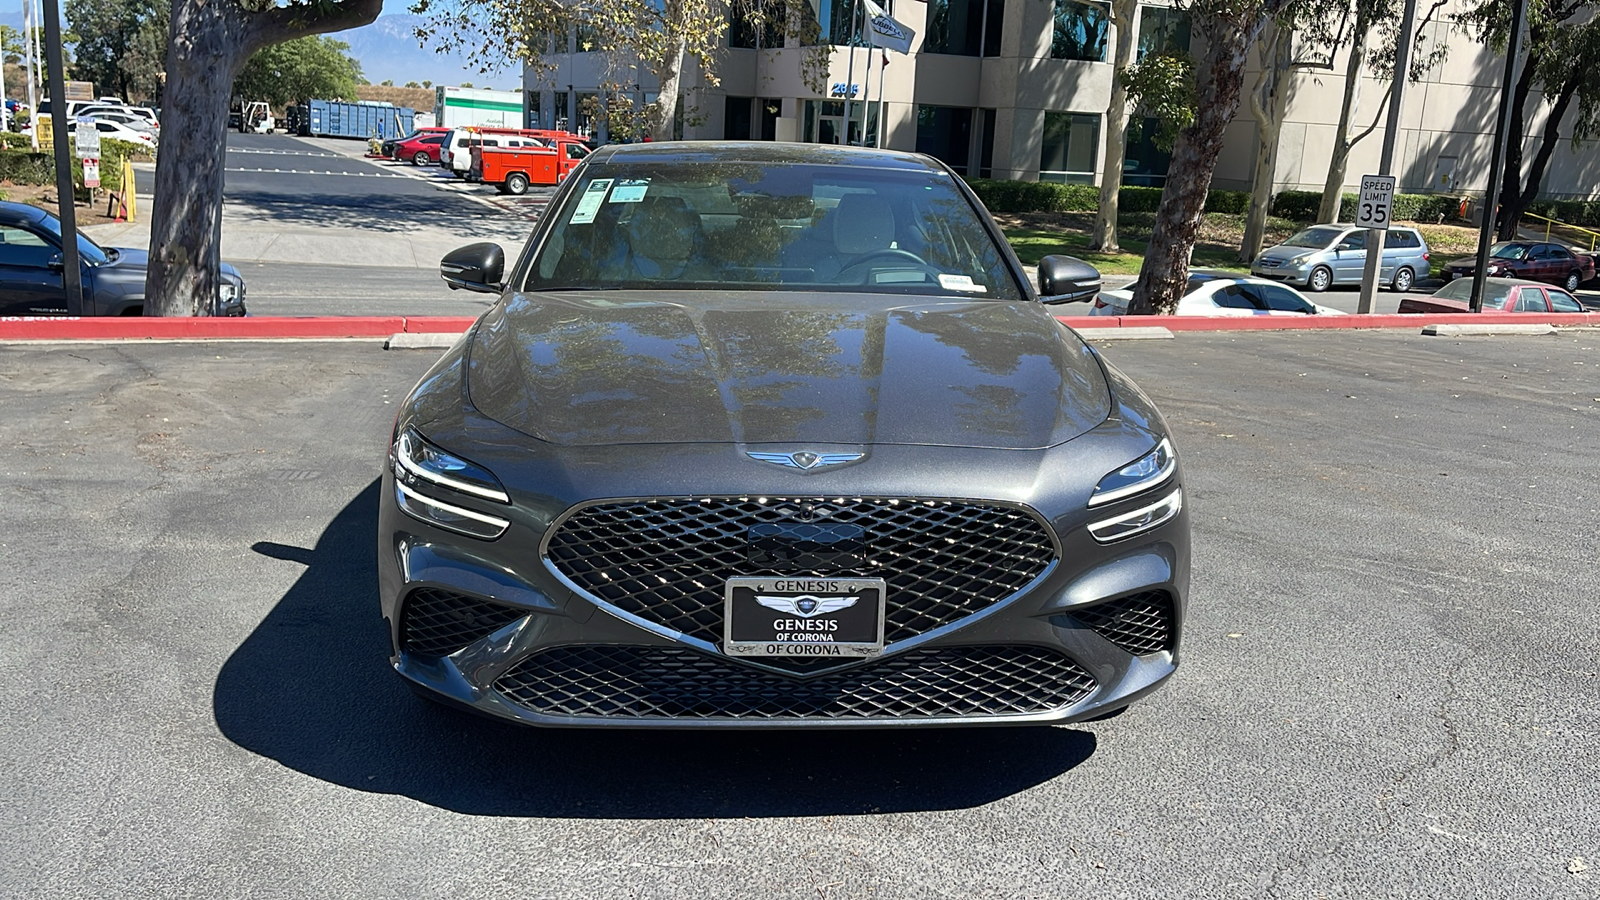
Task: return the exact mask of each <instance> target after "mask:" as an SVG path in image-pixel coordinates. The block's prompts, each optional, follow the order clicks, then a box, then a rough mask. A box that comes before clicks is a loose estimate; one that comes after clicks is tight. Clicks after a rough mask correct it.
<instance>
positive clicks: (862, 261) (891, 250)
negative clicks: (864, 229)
mask: <svg viewBox="0 0 1600 900" xmlns="http://www.w3.org/2000/svg"><path fill="white" fill-rule="evenodd" d="M877 259H894V260H901V261H904V262H908V263H913V264H915V265H916V266H917V268H919V269H921V270H923V272H924V273H927V272H932V271H933V270H932V268H931V267H930V266H929V265H928V263H927V261H926V260H924V259H923V258H922V257H920V256H918V255H916V254H915V253H912V252H911V251H910V250H901V249H900V248H898V247H884V248H883V249H881V250H869V251H867V252H866V253H864V254H862V255H861V256H859V257H857V258H856V259H854V260H851V262H850V264H849V265H847V266H845V267H844V268H843V269H840V270H839V275H840V277H841V278H843V277H845V276H846V275H847V273H853V272H856V270H858V269H859V270H861V271H860V272H859V274H860V276H861V277H862V278H863V279H865V277H866V271H865V268H866V266H868V265H869V264H871V263H872V262H873V261H874V260H877Z"/></svg>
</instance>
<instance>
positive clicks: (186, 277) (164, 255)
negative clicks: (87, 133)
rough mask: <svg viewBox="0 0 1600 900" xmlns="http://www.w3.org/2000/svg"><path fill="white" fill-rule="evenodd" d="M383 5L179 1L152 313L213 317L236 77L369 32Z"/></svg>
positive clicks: (157, 206) (150, 289)
mask: <svg viewBox="0 0 1600 900" xmlns="http://www.w3.org/2000/svg"><path fill="white" fill-rule="evenodd" d="M382 9H383V0H325V2H323V3H321V4H320V5H317V6H310V7H306V6H300V5H295V6H269V7H267V8H266V9H264V10H262V11H259V12H249V13H247V12H244V11H243V10H242V9H241V7H240V6H239V5H238V4H237V3H236V2H233V0H176V2H174V3H173V5H172V19H171V26H170V27H171V30H170V32H169V35H170V37H169V42H168V49H167V80H166V86H165V89H164V90H163V96H164V97H165V99H166V100H167V101H168V102H167V103H166V105H164V106H163V107H162V109H161V120H162V126H163V129H162V130H163V131H164V132H165V133H166V135H167V139H166V140H165V141H163V142H162V144H161V151H160V152H159V153H158V154H156V195H155V203H154V204H153V206H152V208H151V213H150V270H149V273H148V274H147V275H146V276H145V293H144V296H145V308H144V312H145V315H157V316H208V315H211V313H212V311H213V309H214V308H215V304H216V299H217V290H218V287H219V281H220V275H221V272H220V269H221V264H222V247H221V239H222V229H221V218H222V183H223V160H224V157H225V156H226V155H227V154H226V144H227V130H228V101H229V99H230V95H231V94H232V89H233V79H234V76H236V75H237V74H238V72H239V69H240V67H241V66H243V65H244V63H245V61H246V60H248V59H249V58H250V56H251V54H253V53H255V51H256V50H258V49H260V48H262V47H264V46H267V45H269V44H276V43H280V42H282V41H286V40H291V39H293V38H297V37H304V36H306V35H311V34H326V33H327V32H330V31H340V30H342V29H345V28H354V27H356V26H358V25H365V24H367V23H369V22H371V21H372V20H373V19H376V18H377V17H378V13H379V12H381V11H382Z"/></svg>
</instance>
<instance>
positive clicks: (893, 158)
mask: <svg viewBox="0 0 1600 900" xmlns="http://www.w3.org/2000/svg"><path fill="white" fill-rule="evenodd" d="M589 159H590V160H592V162H591V163H590V164H591V165H605V164H607V163H634V162H639V163H651V162H663V163H666V162H745V163H769V164H781V163H800V164H806V163H810V164H813V165H819V164H829V165H846V166H858V167H863V168H878V169H898V170H901V171H918V170H921V171H930V172H943V171H944V166H943V165H942V164H940V163H939V162H938V161H937V160H935V159H933V158H932V157H928V156H924V155H922V154H919V153H907V152H904V151H899V150H879V149H875V148H872V147H845V146H840V145H838V144H780V143H774V142H772V141H656V142H653V143H641V144H607V145H605V146H603V147H601V148H600V149H598V150H596V151H594V153H592V154H590V156H589Z"/></svg>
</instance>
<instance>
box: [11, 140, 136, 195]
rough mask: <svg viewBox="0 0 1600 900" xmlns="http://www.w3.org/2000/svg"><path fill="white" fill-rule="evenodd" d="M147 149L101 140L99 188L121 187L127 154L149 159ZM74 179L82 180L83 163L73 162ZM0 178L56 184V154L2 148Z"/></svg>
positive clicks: (80, 182) (113, 188)
mask: <svg viewBox="0 0 1600 900" xmlns="http://www.w3.org/2000/svg"><path fill="white" fill-rule="evenodd" d="M146 154H147V151H146V150H145V149H144V148H143V147H141V146H139V145H138V144H130V143H128V142H126V141H118V140H109V139H105V140H101V141H100V187H101V188H102V189H104V190H108V191H120V190H122V161H123V160H124V159H126V158H128V157H130V156H131V157H133V158H135V159H139V158H141V157H142V158H148V156H147V155H146ZM72 176H73V181H74V182H75V183H77V184H82V183H83V164H82V163H80V162H79V161H78V160H77V159H73V161H72ZM0 181H10V182H12V183H13V184H45V185H53V184H55V183H56V161H55V156H54V155H52V154H50V153H35V152H33V151H32V150H0Z"/></svg>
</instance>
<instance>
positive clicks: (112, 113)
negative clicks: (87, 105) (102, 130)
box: [78, 107, 161, 138]
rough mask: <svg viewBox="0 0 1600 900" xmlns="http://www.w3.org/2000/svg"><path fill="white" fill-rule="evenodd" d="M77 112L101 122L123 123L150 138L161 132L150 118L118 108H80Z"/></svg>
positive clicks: (157, 135) (158, 126)
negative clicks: (86, 109)
mask: <svg viewBox="0 0 1600 900" xmlns="http://www.w3.org/2000/svg"><path fill="white" fill-rule="evenodd" d="M78 114H79V115H80V116H91V117H93V118H94V119H96V120H98V121H102V122H116V123H117V124H119V125H125V126H127V127H129V128H132V129H133V130H134V131H141V132H144V133H145V134H148V135H150V136H151V137H152V138H156V137H159V136H160V134H161V132H160V131H158V130H157V129H159V128H160V127H161V126H160V125H157V124H156V123H155V122H153V121H151V120H150V119H146V118H145V117H143V116H137V115H134V114H133V113H130V112H124V111H122V110H120V109H106V108H103V107H102V108H99V109H93V110H88V111H84V110H80V111H79V113H78Z"/></svg>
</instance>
